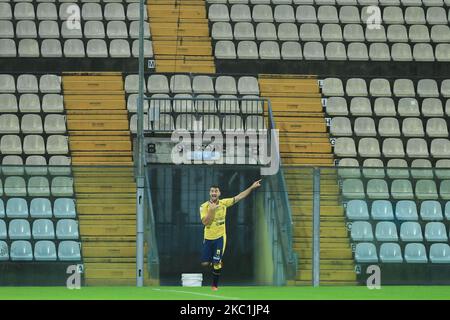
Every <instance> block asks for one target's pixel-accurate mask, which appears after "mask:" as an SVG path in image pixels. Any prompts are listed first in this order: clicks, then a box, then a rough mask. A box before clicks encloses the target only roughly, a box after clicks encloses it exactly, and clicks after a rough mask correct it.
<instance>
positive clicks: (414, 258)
mask: <svg viewBox="0 0 450 320" xmlns="http://www.w3.org/2000/svg"><path fill="white" fill-rule="evenodd" d="M355 260H356V262H359V263H377V262H382V263H402V262H406V263H428V256H427V251H426V249H425V246H424V245H423V244H422V243H408V244H407V245H406V246H405V249H404V260H403V256H402V250H401V248H400V246H399V244H398V243H383V244H382V245H381V246H380V252H379V256H378V254H377V248H376V246H375V245H374V244H373V243H370V242H361V243H358V244H357V245H356V248H355ZM429 261H430V262H431V263H450V246H449V245H448V244H446V243H434V244H432V245H431V246H430V249H429Z"/></svg>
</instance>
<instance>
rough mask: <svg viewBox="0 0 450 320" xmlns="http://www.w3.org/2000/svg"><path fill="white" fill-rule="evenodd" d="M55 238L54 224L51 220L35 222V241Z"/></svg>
mask: <svg viewBox="0 0 450 320" xmlns="http://www.w3.org/2000/svg"><path fill="white" fill-rule="evenodd" d="M54 238H55V229H54V227H53V222H52V221H51V220H49V219H38V220H34V222H33V239H36V240H46V239H50V240H52V239H54Z"/></svg>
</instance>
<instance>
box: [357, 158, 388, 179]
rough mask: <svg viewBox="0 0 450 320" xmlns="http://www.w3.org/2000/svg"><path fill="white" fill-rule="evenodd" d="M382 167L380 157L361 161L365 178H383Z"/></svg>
mask: <svg viewBox="0 0 450 320" xmlns="http://www.w3.org/2000/svg"><path fill="white" fill-rule="evenodd" d="M383 167H384V165H383V161H381V160H380V159H366V160H364V162H363V170H362V171H363V175H364V177H366V178H374V179H383V178H384V176H385V173H384V169H383ZM369 168H370V169H369ZM372 168H373V169H372Z"/></svg>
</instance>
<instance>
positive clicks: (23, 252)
mask: <svg viewBox="0 0 450 320" xmlns="http://www.w3.org/2000/svg"><path fill="white" fill-rule="evenodd" d="M8 260H12V261H32V260H35V261H56V260H60V261H79V260H81V252H80V243H78V242H75V241H71V240H67V241H61V242H60V243H59V244H58V252H57V251H56V246H55V243H54V242H53V241H47V240H42V241H37V242H36V243H35V245H34V250H33V247H32V245H31V243H30V242H28V241H25V240H17V241H13V242H12V243H11V247H10V248H8V244H7V243H6V242H5V241H0V261H8Z"/></svg>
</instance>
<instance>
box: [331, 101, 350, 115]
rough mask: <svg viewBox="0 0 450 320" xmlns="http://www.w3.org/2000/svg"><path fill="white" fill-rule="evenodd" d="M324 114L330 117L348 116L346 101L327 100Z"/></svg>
mask: <svg viewBox="0 0 450 320" xmlns="http://www.w3.org/2000/svg"><path fill="white" fill-rule="evenodd" d="M326 101H327V105H326V112H327V114H328V115H330V116H346V115H348V107H347V101H346V100H345V99H344V98H342V97H331V98H328V99H327V100H326Z"/></svg>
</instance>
